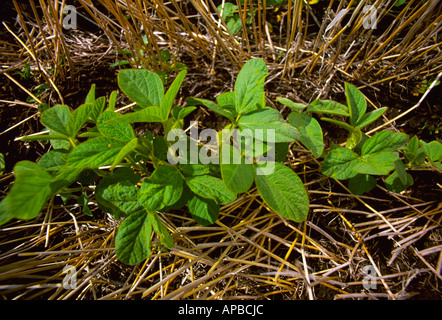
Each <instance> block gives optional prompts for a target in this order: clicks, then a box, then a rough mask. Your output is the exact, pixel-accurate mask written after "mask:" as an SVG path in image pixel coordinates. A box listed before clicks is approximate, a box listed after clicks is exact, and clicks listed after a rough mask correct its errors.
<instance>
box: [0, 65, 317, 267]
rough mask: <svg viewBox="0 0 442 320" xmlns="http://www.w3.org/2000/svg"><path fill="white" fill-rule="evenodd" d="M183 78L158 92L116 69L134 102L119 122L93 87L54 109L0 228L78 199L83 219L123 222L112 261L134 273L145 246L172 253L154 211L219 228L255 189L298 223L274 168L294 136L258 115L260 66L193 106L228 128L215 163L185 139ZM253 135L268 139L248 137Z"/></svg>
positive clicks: (290, 178) (301, 209) (300, 199)
mask: <svg viewBox="0 0 442 320" xmlns="http://www.w3.org/2000/svg"><path fill="white" fill-rule="evenodd" d="M186 73H187V71H186V70H183V71H181V72H180V73H179V74H178V75H177V76H176V78H175V79H174V81H173V82H172V84H171V85H170V87H169V88H168V90H167V91H165V89H164V86H163V82H162V81H161V78H160V77H159V76H158V75H157V74H156V73H154V72H151V71H148V70H139V69H125V70H121V71H120V72H119V74H118V85H119V87H120V89H121V90H122V92H123V93H124V94H126V95H127V96H128V97H129V98H130V99H131V100H133V101H134V102H135V103H136V106H135V107H134V109H133V111H130V112H126V113H124V114H120V113H118V112H116V110H115V104H116V97H117V92H116V91H113V92H112V93H111V94H110V96H109V99H108V101H107V102H106V98H105V97H98V98H96V97H95V85H93V86H92V88H91V90H90V91H89V93H88V95H87V97H86V99H85V102H84V103H83V104H82V105H80V106H79V107H78V108H76V109H75V110H73V111H71V110H70V108H69V107H68V106H66V105H55V106H53V107H51V108H48V109H47V110H46V111H44V112H43V113H42V114H41V118H40V121H41V123H42V124H43V125H44V126H45V127H46V129H47V130H45V131H43V132H40V133H38V134H35V135H31V136H28V137H25V138H23V140H44V141H49V143H50V151H48V152H47V153H46V154H44V155H43V156H42V157H41V158H40V159H39V160H38V161H37V162H36V163H34V162H30V161H20V162H18V163H17V164H16V165H15V167H14V174H15V181H14V183H13V185H12V187H11V189H10V191H9V193H8V194H7V196H6V197H5V198H4V199H3V200H2V202H0V224H3V223H5V222H7V221H9V220H11V219H13V218H16V219H33V218H35V217H36V216H38V215H39V214H40V212H42V211H43V209H44V208H45V206H46V205H47V203H48V201H49V200H50V199H51V198H53V197H54V196H57V195H59V196H61V198H62V199H63V200H64V201H73V200H74V201H75V200H76V201H77V203H78V205H79V206H80V207H81V208H82V211H83V212H84V213H86V214H88V215H92V212H91V210H90V208H89V207H88V205H89V204H90V203H96V205H98V207H99V208H100V209H101V210H103V211H104V212H107V213H109V214H111V215H112V216H113V217H115V219H122V222H121V224H120V225H119V228H118V232H117V235H116V238H115V252H116V255H117V257H118V258H119V260H120V261H122V262H123V263H126V264H129V265H134V264H137V263H139V262H141V261H143V260H144V259H146V258H147V257H148V256H149V255H150V254H151V251H152V247H157V248H171V247H172V246H173V245H174V241H173V238H172V236H171V235H170V233H169V231H168V229H167V226H166V225H165V224H164V223H163V221H162V219H161V215H159V213H160V212H167V211H169V210H172V209H177V208H181V207H184V206H187V207H188V210H189V212H190V213H191V215H192V217H193V218H194V219H195V220H196V221H197V222H198V223H200V224H203V225H209V224H212V223H214V222H215V221H216V220H217V218H218V215H219V210H220V206H221V205H223V204H228V203H231V202H233V201H235V200H236V199H237V195H238V193H241V192H246V191H248V190H249V189H250V187H251V186H252V184H253V182H255V184H256V186H257V187H258V190H259V192H260V194H261V195H262V197H263V199H264V201H265V202H266V203H267V204H268V206H269V207H270V208H272V209H273V210H274V211H276V212H277V213H279V214H280V215H282V216H283V217H286V218H288V219H291V220H294V221H303V220H304V219H305V218H306V216H307V213H308V208H309V200H308V196H307V192H306V190H305V188H304V186H303V183H302V182H301V180H300V179H299V177H298V176H297V175H296V174H295V173H294V172H293V171H292V169H290V168H288V167H286V166H284V165H283V164H282V163H281V162H282V161H283V160H284V159H285V157H286V154H287V150H288V143H290V142H293V141H294V140H296V139H297V138H298V137H299V132H298V131H297V129H296V128H294V127H293V126H291V125H290V124H288V123H286V122H285V121H284V120H283V118H282V116H281V115H280V113H279V112H278V111H277V110H274V109H271V108H268V107H266V106H265V97H264V79H265V77H266V76H267V68H266V65H265V63H264V62H263V61H262V60H259V59H253V60H251V61H249V62H247V63H246V64H245V65H244V67H243V69H242V70H241V72H240V73H239V75H238V78H237V81H236V84H235V91H234V92H229V93H225V94H223V95H221V96H219V97H217V102H218V104H217V103H214V102H210V101H207V100H202V99H193V102H195V103H202V104H203V105H205V106H208V107H209V108H210V109H212V110H214V111H216V112H218V113H219V114H221V115H223V116H226V117H227V118H228V119H230V120H231V125H230V127H228V128H226V129H225V130H223V131H220V132H219V133H216V134H215V137H214V140H217V143H216V144H215V146H221V145H222V144H221V143H219V142H222V141H224V142H225V144H224V145H223V146H222V147H220V148H218V153H217V152H214V153H213V154H211V152H210V151H209V148H208V146H207V145H202V144H201V141H202V140H203V139H202V138H201V137H200V138H199V139H198V137H196V138H195V137H193V136H192V132H191V134H190V136H187V135H185V131H184V130H183V126H184V118H185V117H186V116H187V115H189V114H190V113H191V112H192V111H194V110H195V109H196V106H194V105H190V104H189V105H188V106H187V107H179V106H174V100H175V97H176V96H177V94H178V92H179V90H180V87H181V84H182V82H183V81H184V78H185V76H186ZM190 101H192V99H190ZM134 123H161V125H162V129H163V133H164V135H157V136H155V137H154V136H153V134H152V133H151V132H150V131H147V132H144V133H143V134H140V135H136V134H135V130H134V127H133V124H134ZM236 128H239V129H242V131H241V134H243V135H244V137H243V138H244V139H242V140H239V144H240V145H241V146H244V148H243V150H242V151H241V148H238V145H236V146H232V147H231V148H229V147H227V146H228V145H229V142H230V141H231V140H232V139H233V135H234V133H235V132H236V131H235V129H236ZM256 129H260V130H262V132H264V133H265V134H264V133H263V134H262V135H261V136H258V137H255V136H254V132H255V131H256ZM267 131H268V132H269V133H268V134H267ZM250 137H252V138H253V139H249V138H250ZM218 138H219V140H218ZM258 138H260V139H258ZM183 141H184V144H183ZM250 141H252V142H250ZM226 150H227V151H226ZM220 151H221V152H220ZM223 152H224V154H225V153H226V152H227V156H226V157H224V158H223V156H222V155H223ZM195 154H197V155H198V157H197V159H196V161H192V158H193V157H194V155H195ZM204 154H206V156H205V157H204ZM200 155H202V156H200ZM231 155H232V156H237V157H236V159H240V161H239V162H233V163H230V162H229V161H227V160H226V159H230V156H231ZM265 155H267V156H265ZM269 155H275V156H274V157H273V158H272V157H270V156H269ZM276 157H277V158H278V159H275V158H276ZM208 158H209V160H213V161H211V162H210V161H209V162H207V159H208ZM176 159H178V160H180V161H175V160H176ZM215 159H218V161H215ZM246 160H247V161H246ZM69 199H71V200H69ZM72 199H73V200H72ZM155 234H156V237H155V236H154V235H155Z"/></svg>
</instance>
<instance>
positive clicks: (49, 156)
mask: <svg viewBox="0 0 442 320" xmlns="http://www.w3.org/2000/svg"><path fill="white" fill-rule="evenodd" d="M67 157H68V152H67V151H66V150H64V149H58V150H50V151H49V152H47V153H45V154H44V155H43V156H42V157H41V158H40V160H38V162H37V163H38V164H39V165H40V166H42V167H43V168H44V169H45V170H46V171H48V172H57V171H59V170H60V169H61V168H62V167H63V166H64V165H65V163H66V160H67Z"/></svg>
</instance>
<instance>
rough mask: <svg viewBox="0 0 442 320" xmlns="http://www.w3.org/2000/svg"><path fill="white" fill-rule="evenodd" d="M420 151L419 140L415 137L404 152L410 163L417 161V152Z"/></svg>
mask: <svg viewBox="0 0 442 320" xmlns="http://www.w3.org/2000/svg"><path fill="white" fill-rule="evenodd" d="M418 149H419V139H418V138H417V136H414V137H413V138H411V139H410V140H409V141H408V145H407V148H406V149H405V150H404V154H405V156H406V157H407V159H408V161H410V162H413V161H414V160H415V159H416V156H417V151H418Z"/></svg>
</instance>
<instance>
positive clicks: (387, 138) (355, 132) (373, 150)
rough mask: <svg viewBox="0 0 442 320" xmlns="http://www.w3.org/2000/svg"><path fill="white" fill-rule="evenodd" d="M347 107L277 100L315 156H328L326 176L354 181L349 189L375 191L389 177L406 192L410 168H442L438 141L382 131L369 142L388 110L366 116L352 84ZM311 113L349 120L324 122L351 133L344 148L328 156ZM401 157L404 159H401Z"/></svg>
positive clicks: (360, 96)
mask: <svg viewBox="0 0 442 320" xmlns="http://www.w3.org/2000/svg"><path fill="white" fill-rule="evenodd" d="M345 93H346V100H347V105H344V104H341V103H338V102H335V101H332V100H319V99H317V100H315V101H313V102H312V103H310V104H309V105H308V106H307V105H304V104H299V103H294V102H292V101H290V100H288V99H286V98H278V101H279V102H280V103H282V104H284V105H285V106H287V107H289V108H291V109H292V110H294V111H293V112H292V113H291V114H289V116H288V121H289V123H291V124H292V125H293V126H295V127H296V128H298V130H299V131H300V133H301V137H300V139H299V141H300V142H301V143H302V144H304V146H305V147H306V148H308V149H309V150H310V151H311V152H312V153H313V155H314V156H315V157H321V156H324V161H323V162H322V165H321V172H322V173H323V174H325V175H327V176H330V177H332V178H336V179H339V180H347V179H348V180H349V182H348V186H349V189H350V190H351V191H352V192H353V193H354V194H358V195H360V194H362V193H364V192H368V191H370V190H372V189H373V188H374V187H375V186H376V183H377V182H376V178H375V176H387V178H386V179H385V186H386V187H387V189H389V190H390V191H393V192H401V191H403V190H405V189H407V188H408V187H409V186H411V185H412V184H413V178H412V176H411V175H410V174H409V173H407V169H411V168H415V167H425V166H433V167H435V168H436V169H438V170H441V169H442V165H441V160H442V145H441V143H440V142H438V141H432V142H430V143H426V142H424V141H422V140H419V139H418V138H417V137H413V138H412V139H409V137H408V135H406V134H405V133H396V132H393V131H381V132H378V133H376V134H375V135H373V136H372V137H368V136H367V135H365V134H364V133H363V132H362V130H361V129H362V128H364V127H365V126H367V125H368V124H370V123H372V122H373V121H375V120H376V119H378V118H379V117H380V116H381V115H382V114H383V113H384V112H385V111H386V109H387V108H379V109H376V110H374V111H371V112H366V111H367V101H366V99H365V96H364V95H363V94H362V93H361V92H360V91H359V90H358V89H357V88H356V87H354V86H353V85H351V84H349V83H345ZM307 113H316V114H320V115H335V116H341V117H346V118H348V122H344V121H340V120H336V119H331V118H328V117H321V118H320V119H321V120H323V121H327V122H330V123H333V124H336V125H338V126H340V127H342V128H344V129H346V130H347V131H348V138H347V142H346V145H345V147H341V146H338V145H333V146H332V150H331V151H330V152H328V153H326V152H325V151H324V149H323V146H324V145H323V134H322V129H321V126H320V124H319V122H318V121H317V120H316V119H315V118H313V117H311V116H310V115H308V114H307ZM401 154H402V157H401Z"/></svg>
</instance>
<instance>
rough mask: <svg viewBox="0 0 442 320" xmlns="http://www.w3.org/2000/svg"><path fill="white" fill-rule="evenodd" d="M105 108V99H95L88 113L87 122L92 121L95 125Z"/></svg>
mask: <svg viewBox="0 0 442 320" xmlns="http://www.w3.org/2000/svg"><path fill="white" fill-rule="evenodd" d="M105 106H106V98H105V97H99V98H98V99H96V100H95V101H94V102H93V103H92V105H91V110H90V112H89V120H90V121H92V122H93V123H96V122H97V120H98V117H99V116H100V114H101V113H102V112H103V110H104V107H105ZM109 111H112V110H109Z"/></svg>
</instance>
